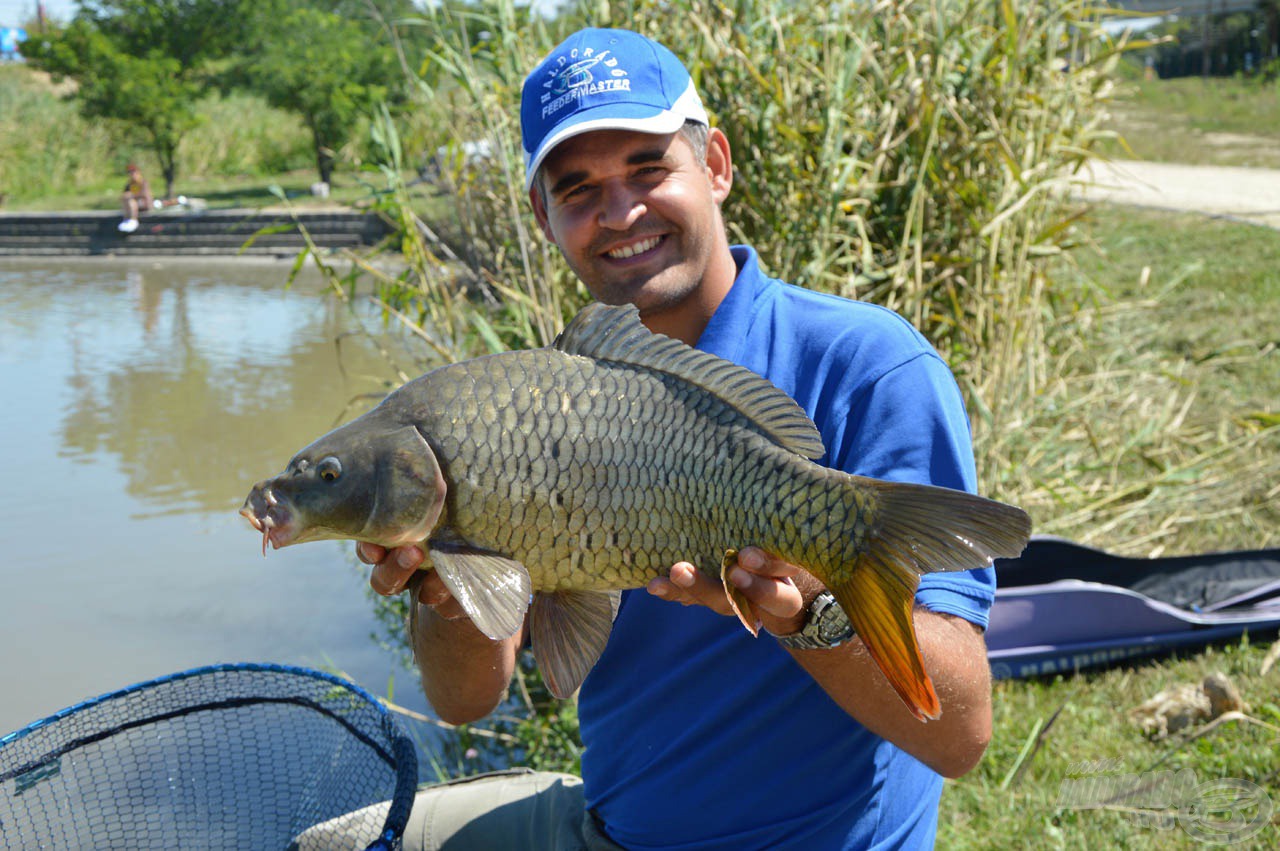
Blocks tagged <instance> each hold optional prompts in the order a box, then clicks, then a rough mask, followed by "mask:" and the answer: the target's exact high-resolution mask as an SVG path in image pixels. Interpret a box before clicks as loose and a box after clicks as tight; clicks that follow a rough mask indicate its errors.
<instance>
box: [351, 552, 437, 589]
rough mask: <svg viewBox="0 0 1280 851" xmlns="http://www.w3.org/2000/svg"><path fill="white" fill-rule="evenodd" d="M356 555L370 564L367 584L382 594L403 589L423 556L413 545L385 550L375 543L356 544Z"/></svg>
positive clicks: (419, 564)
mask: <svg viewBox="0 0 1280 851" xmlns="http://www.w3.org/2000/svg"><path fill="white" fill-rule="evenodd" d="M356 557H357V558H359V559H360V560H361V561H363V562H364V563H365V564H372V565H373V571H372V572H371V573H370V574H369V585H370V587H372V588H373V590H374V591H376V592H378V593H379V594H382V595H384V596H388V597H390V596H393V595H395V594H399V593H400V592H401V591H403V590H404V588H405V586H406V585H407V584H408V583H409V579H410V578H411V577H412V576H413V574H414V572H416V571H417V569H418V568H419V567H420V566H421V565H422V561H423V559H424V558H425V556H424V555H423V552H422V550H421V549H419V548H418V547H415V546H407V547H397V548H396V549H394V550H387V549H384V548H383V547H380V546H378V545H377V544H367V543H359V544H356Z"/></svg>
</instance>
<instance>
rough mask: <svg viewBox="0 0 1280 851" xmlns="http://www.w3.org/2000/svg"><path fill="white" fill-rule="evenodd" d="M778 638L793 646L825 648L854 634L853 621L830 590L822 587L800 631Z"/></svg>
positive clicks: (786, 644)
mask: <svg viewBox="0 0 1280 851" xmlns="http://www.w3.org/2000/svg"><path fill="white" fill-rule="evenodd" d="M776 638H777V639H778V643H779V644H781V645H782V646H783V647H789V648H791V649H792V650H826V649H829V648H832V647H839V646H840V645H841V644H844V643H845V642H846V641H848V640H849V639H851V638H853V625H852V624H850V623H849V618H848V616H846V615H845V613H844V609H842V608H840V605H839V604H838V603H836V598H835V597H833V596H832V595H831V592H830V591H823V592H822V593H821V594H819V595H818V596H817V597H814V598H813V602H812V603H810V604H809V616H808V617H807V618H805V621H804V626H802V627H801V628H800V631H799V632H793V633H792V634H791V635H779V636H776Z"/></svg>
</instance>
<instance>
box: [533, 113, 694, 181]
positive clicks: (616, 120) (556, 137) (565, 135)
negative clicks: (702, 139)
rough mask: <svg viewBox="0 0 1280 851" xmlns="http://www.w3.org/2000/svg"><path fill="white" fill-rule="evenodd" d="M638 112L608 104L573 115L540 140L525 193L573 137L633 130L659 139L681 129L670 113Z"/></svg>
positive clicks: (679, 120) (680, 117)
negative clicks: (553, 154)
mask: <svg viewBox="0 0 1280 851" xmlns="http://www.w3.org/2000/svg"><path fill="white" fill-rule="evenodd" d="M640 112H641V108H639V107H638V106H637V105H636V104H616V103H611V104H605V105H602V106H598V107H594V108H592V109H584V110H581V111H580V112H577V113H575V114H574V116H573V118H574V121H572V123H570V124H569V126H567V127H562V128H560V129H558V130H555V131H553V132H551V133H549V134H548V135H547V136H546V137H544V138H543V140H542V144H541V145H539V146H538V150H537V151H536V152H535V153H534V155H533V158H532V159H530V160H529V162H528V164H527V165H526V166H525V172H524V189H525V191H526V192H528V191H529V189H530V188H531V187H532V186H533V178H534V175H536V174H537V173H538V169H539V168H541V167H542V162H543V160H545V159H546V158H547V155H548V154H550V153H551V152H552V151H553V150H554V149H555V147H556V146H557V145H559V144H560V143H561V142H564V141H565V140H567V139H572V138H573V137H574V136H581V135H582V134H583V133H592V132H594V131H596V130H634V131H635V132H637V133H652V134H654V135H657V136H661V135H663V134H666V133H674V132H676V131H677V130H679V129H680V128H681V127H682V126H684V122H685V116H683V115H681V114H680V113H678V112H674V111H672V110H662V111H661V112H658V113H656V114H655V113H654V112H653V110H652V108H651V109H649V110H648V111H647V114H638V113H640Z"/></svg>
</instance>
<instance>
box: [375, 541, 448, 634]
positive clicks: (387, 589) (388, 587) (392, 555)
mask: <svg viewBox="0 0 1280 851" xmlns="http://www.w3.org/2000/svg"><path fill="white" fill-rule="evenodd" d="M356 558H358V559H360V560H361V561H362V562H364V563H365V564H371V565H373V571H372V572H371V573H370V574H369V585H370V587H372V588H373V590H374V591H376V592H377V593H379V594H382V595H383V596H384V597H394V596H395V595H397V594H399V593H401V592H402V591H404V589H405V588H406V587H407V586H408V585H409V580H411V579H413V577H414V576H416V575H418V574H419V573H420V572H421V574H422V579H421V581H420V582H419V583H418V602H420V603H422V605H424V606H430V607H431V608H432V609H434V610H435V612H436V614H438V615H440V617H442V618H444V619H445V620H451V621H453V620H457V619H458V618H464V617H466V616H467V613H466V611H465V610H464V609H463V608H462V605H461V604H460V603H459V602H458V601H457V600H455V599H454V598H453V595H452V594H450V593H449V589H448V587H446V586H445V584H444V581H443V580H442V579H441V578H440V575H439V574H438V573H436V572H435V571H434V570H430V571H422V570H421V568H422V563H423V561H425V560H426V556H425V555H424V554H423V552H422V549H421V548H420V547H416V546H412V545H410V546H406V547H396V548H395V549H393V550H388V549H386V548H385V547H380V546H378V545H377V544H370V543H367V542H364V541H361V542H360V543H357V544H356Z"/></svg>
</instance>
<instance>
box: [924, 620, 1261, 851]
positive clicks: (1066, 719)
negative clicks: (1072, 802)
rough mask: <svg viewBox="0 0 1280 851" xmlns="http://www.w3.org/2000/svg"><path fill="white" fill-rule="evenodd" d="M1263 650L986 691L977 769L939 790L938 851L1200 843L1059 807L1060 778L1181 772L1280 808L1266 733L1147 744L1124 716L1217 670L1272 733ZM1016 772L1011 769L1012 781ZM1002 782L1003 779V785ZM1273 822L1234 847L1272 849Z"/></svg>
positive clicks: (1242, 729)
mask: <svg viewBox="0 0 1280 851" xmlns="http://www.w3.org/2000/svg"><path fill="white" fill-rule="evenodd" d="M1268 643H1269V639H1268V642H1266V643H1256V642H1253V641H1249V640H1245V641H1242V642H1240V643H1237V644H1231V645H1226V646H1222V647H1217V648H1210V649H1208V650H1206V651H1204V652H1202V653H1198V654H1195V655H1191V656H1188V657H1185V658H1180V659H1173V660H1164V661H1160V662H1152V663H1147V664H1139V665H1131V666H1125V667H1122V668H1115V669H1112V670H1108V671H1105V672H1103V673H1094V674H1082V675H1077V676H1059V677H1054V678H1052V679H1041V680H1032V681H1014V680H1007V681H1002V682H999V683H997V684H996V686H995V699H994V706H995V719H994V727H995V734H994V737H993V739H992V742H991V745H990V747H989V748H988V749H987V753H986V756H985V757H984V758H983V761H982V763H981V764H980V765H979V766H978V768H977V769H975V770H974V771H973V772H971V773H970V774H968V775H966V776H965V777H963V778H961V779H959V780H954V781H949V782H948V783H947V785H946V787H945V790H944V792H943V795H942V805H941V811H940V814H939V829H938V842H937V845H938V847H939V848H946V849H970V848H973V849H979V848H982V849H985V848H1019V849H1024V848H1026V849H1031V848H1046V849H1057V848H1081V849H1084V848H1090V849H1092V848H1160V849H1164V848H1195V847H1200V846H1201V845H1202V844H1203V843H1201V842H1199V841H1197V840H1196V839H1195V838H1193V837H1192V836H1191V835H1190V834H1189V833H1188V832H1187V831H1186V829H1185V828H1183V827H1181V826H1174V825H1170V824H1166V825H1164V826H1158V825H1153V824H1152V823H1151V822H1150V821H1148V822H1147V823H1146V824H1142V823H1135V821H1134V818H1135V816H1134V815H1133V814H1131V813H1129V812H1126V811H1125V810H1124V809H1122V808H1121V807H1120V806H1115V807H1113V808H1106V809H1103V808H1098V809H1083V808H1061V807H1060V806H1059V803H1060V802H1063V801H1062V799H1061V797H1060V796H1061V794H1062V791H1063V781H1064V780H1067V779H1069V778H1077V777H1082V776H1084V777H1088V776H1098V777H1105V776H1108V775H1110V776H1112V777H1113V778H1115V777H1116V776H1117V775H1123V774H1136V775H1142V774H1144V773H1146V772H1152V771H1174V772H1177V771H1182V770H1184V769H1190V770H1191V771H1193V772H1194V773H1195V777H1196V778H1197V780H1198V781H1199V783H1208V782H1211V781H1216V780H1225V779H1239V780H1244V781H1247V782H1249V783H1252V784H1256V785H1257V786H1259V787H1261V788H1262V790H1263V791H1265V792H1266V794H1267V795H1268V796H1269V797H1270V799H1271V800H1272V802H1275V803H1280V779H1278V776H1280V775H1278V772H1277V761H1276V752H1277V745H1278V744H1280V734H1278V733H1277V732H1276V731H1275V730H1274V729H1267V728H1266V727H1263V726H1261V725H1258V724H1253V723H1248V722H1242V721H1230V722H1227V723H1225V724H1223V725H1221V726H1219V727H1217V728H1216V729H1214V730H1212V731H1210V732H1209V733H1208V734H1206V735H1204V736H1203V737H1201V738H1199V739H1195V740H1189V737H1188V736H1185V735H1180V736H1177V737H1170V738H1168V739H1165V740H1151V739H1148V738H1147V737H1146V736H1145V735H1144V734H1143V733H1142V731H1141V730H1140V729H1139V728H1138V726H1137V725H1136V724H1135V723H1133V722H1132V721H1131V720H1130V718H1129V715H1128V712H1129V710H1130V709H1132V708H1133V707H1135V706H1137V705H1138V704H1140V703H1142V702H1144V701H1146V700H1147V699H1148V698H1150V697H1152V696H1153V695H1155V694H1156V693H1157V692H1159V691H1160V690H1162V689H1165V688H1167V687H1169V686H1173V685H1176V684H1179V683H1197V682H1200V681H1201V680H1202V679H1203V678H1204V677H1205V676H1206V675H1207V674H1209V673H1212V672H1215V671H1221V672H1222V673H1225V674H1226V675H1227V676H1228V677H1230V678H1231V679H1232V681H1233V682H1234V683H1235V685H1236V687H1237V688H1238V689H1239V691H1240V693H1241V696H1242V697H1243V698H1244V700H1245V702H1246V703H1247V704H1249V705H1250V710H1249V714H1250V716H1251V717H1253V718H1256V719H1258V720H1260V721H1262V722H1264V723H1266V724H1270V725H1272V727H1273V728H1274V727H1280V705H1278V704H1280V671H1277V670H1274V669H1273V670H1272V671H1271V672H1270V673H1269V674H1268V675H1266V676H1263V675H1262V674H1261V673H1260V667H1261V664H1262V659H1263V656H1264V655H1265V653H1266V649H1267V646H1268ZM1059 710H1060V711H1059ZM1054 713H1058V715H1057V717H1056V719H1054V720H1053V723H1052V725H1050V726H1048V729H1047V732H1044V733H1043V735H1042V736H1041V737H1040V739H1041V747H1040V748H1039V749H1038V750H1037V751H1036V752H1035V754H1034V756H1032V757H1030V758H1026V759H1022V760H1020V755H1021V753H1022V749H1023V746H1024V744H1025V743H1026V742H1027V740H1028V739H1029V738H1030V737H1033V736H1035V735H1036V731H1037V730H1038V729H1039V730H1043V729H1044V727H1045V725H1046V724H1048V722H1049V721H1050V719H1052V718H1053V716H1054ZM1019 764H1021V768H1022V771H1021V773H1020V774H1015V769H1016V768H1017V767H1018V766H1019ZM1150 776H1151V775H1148V777H1150ZM1012 777H1016V779H1012ZM1006 778H1011V779H1010V780H1009V782H1007V783H1006ZM1115 782H1117V781H1116V780H1115V779H1113V780H1111V781H1103V783H1106V784H1110V783H1115ZM1095 788H1096V787H1095ZM1117 788H1130V786H1129V785H1128V784H1125V785H1123V786H1120V787H1117ZM1273 817H1274V816H1273ZM1139 818H1141V816H1139ZM1275 824H1276V822H1274V821H1273V822H1272V825H1271V826H1270V827H1268V828H1264V829H1263V830H1262V832H1261V833H1259V834H1258V835H1256V836H1254V837H1253V838H1252V839H1249V840H1246V841H1244V842H1243V843H1241V844H1240V845H1239V846H1238V847H1241V848H1273V847H1275V842H1276V827H1275Z"/></svg>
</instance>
